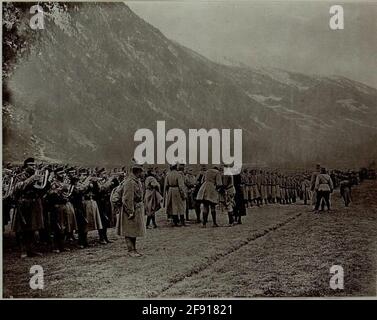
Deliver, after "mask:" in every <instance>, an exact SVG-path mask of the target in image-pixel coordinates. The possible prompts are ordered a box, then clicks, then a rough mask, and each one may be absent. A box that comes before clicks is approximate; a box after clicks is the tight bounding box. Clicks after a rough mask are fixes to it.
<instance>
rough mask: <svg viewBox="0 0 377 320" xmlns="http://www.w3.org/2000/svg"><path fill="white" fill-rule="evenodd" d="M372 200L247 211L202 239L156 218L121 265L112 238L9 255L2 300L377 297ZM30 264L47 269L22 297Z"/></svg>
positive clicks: (368, 193)
mask: <svg viewBox="0 0 377 320" xmlns="http://www.w3.org/2000/svg"><path fill="white" fill-rule="evenodd" d="M376 199H377V182H376V181H374V182H370V181H367V182H365V183H364V184H363V185H361V186H360V187H358V188H357V189H355V192H354V200H355V203H353V204H352V206H351V207H350V208H347V209H346V208H344V207H343V204H342V203H341V202H340V200H339V195H338V194H336V195H334V197H333V204H334V209H335V210H334V211H333V212H332V213H324V214H323V215H314V214H313V213H311V212H310V208H309V207H308V206H304V205H301V204H297V205H287V206H278V205H269V206H266V207H263V208H259V209H258V208H252V209H250V210H249V212H248V215H247V216H246V217H245V219H244V220H243V222H244V223H243V224H242V225H239V226H236V227H233V228H226V227H223V228H207V229H202V228H200V226H199V225H191V226H189V227H186V228H170V227H168V226H167V225H166V224H165V223H164V217H163V216H161V217H159V219H158V220H159V224H160V228H158V229H155V230H148V233H147V236H146V237H145V238H144V239H140V241H138V246H139V248H140V250H141V251H142V252H143V253H144V254H145V256H144V257H142V258H140V259H131V258H128V257H127V256H126V254H125V244H124V241H123V239H120V238H118V237H117V236H115V235H114V231H113V230H111V232H110V235H111V238H112V239H114V240H115V242H114V243H112V244H109V245H106V246H101V245H99V244H95V246H94V247H92V248H89V249H84V250H77V249H74V250H73V251H71V252H67V253H62V254H59V255H54V254H51V253H47V254H46V256H44V257H42V258H33V259H28V260H20V259H19V257H18V253H17V252H14V251H11V250H10V249H9V248H8V247H6V248H5V250H4V251H5V252H4V297H9V296H14V297H102V298H109V297H113V298H122V297H123V298H124V297H130V298H131V297H235V296H242V297H243V296H245V297H250V296H275V295H278V296H298V295H304V296H318V295H330V296H332V295H375V294H376V287H377V285H376V274H377V272H376V265H377V263H376V261H377V254H376V252H377V251H376V243H377V200H376ZM220 223H222V224H226V215H225V214H222V215H220ZM91 238H92V241H93V243H94V242H95V241H96V239H97V235H96V233H93V234H92V235H91ZM12 241H13V238H10V235H9V234H8V233H6V235H5V242H6V243H7V244H9V243H10V242H12ZM33 264H39V265H41V266H42V267H43V268H44V272H45V289H44V290H39V291H36V290H31V289H30V288H29V277H30V275H29V270H30V266H31V265H33ZM333 264H340V265H342V266H343V268H344V272H345V288H344V290H343V291H339V292H334V291H333V290H331V289H330V288H329V279H330V274H329V268H330V267H331V266H332V265H333Z"/></svg>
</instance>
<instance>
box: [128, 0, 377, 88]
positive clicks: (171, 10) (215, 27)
mask: <svg viewBox="0 0 377 320" xmlns="http://www.w3.org/2000/svg"><path fill="white" fill-rule="evenodd" d="M126 3H127V5H129V7H130V8H131V9H132V10H133V11H134V12H135V13H136V14H138V15H139V16H140V17H142V18H143V19H144V20H146V21H147V22H149V23H151V24H152V25H153V26H155V27H157V28H158V29H159V30H161V32H162V33H164V34H165V35H166V36H167V37H168V38H170V39H172V40H176V41H177V42H179V43H181V44H183V45H185V46H187V47H189V48H191V49H193V50H195V51H197V52H199V53H201V54H203V55H204V56H206V57H208V58H210V59H212V60H214V61H218V62H224V61H226V60H233V61H238V62H242V63H245V64H248V65H250V66H252V67H259V66H270V67H277V68H282V69H286V70H292V71H298V72H303V73H310V74H324V75H332V74H337V75H343V76H346V77H348V78H351V79H354V80H358V81H361V82H364V83H366V84H368V85H371V86H373V87H375V88H377V2H367V3H349V2H346V3H342V2H318V1H317V2H310V1H295V2H293V1H290V2H287V1H274V2H272V1H263V2H262V1H260V2H256V1H236V0H235V1H208V2H207V1H184V2H183V1H153V2H152V1H137V2H134V1H128V2H126ZM333 4H342V5H343V8H344V18H345V22H344V30H336V31H333V30H331V29H330V28H329V19H330V13H329V8H330V6H331V5H333Z"/></svg>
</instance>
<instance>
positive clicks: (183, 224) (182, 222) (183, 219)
mask: <svg viewBox="0 0 377 320" xmlns="http://www.w3.org/2000/svg"><path fill="white" fill-rule="evenodd" d="M180 220H181V225H182V226H183V227H185V226H186V223H185V216H184V215H183V214H181V215H180Z"/></svg>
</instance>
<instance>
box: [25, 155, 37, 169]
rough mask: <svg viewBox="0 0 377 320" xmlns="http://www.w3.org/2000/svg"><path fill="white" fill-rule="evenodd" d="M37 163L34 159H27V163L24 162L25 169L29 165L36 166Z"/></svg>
mask: <svg viewBox="0 0 377 320" xmlns="http://www.w3.org/2000/svg"><path fill="white" fill-rule="evenodd" d="M34 163H35V160H34V158H31V157H30V158H27V159H26V160H25V161H24V168H25V167H26V166H27V165H28V164H34Z"/></svg>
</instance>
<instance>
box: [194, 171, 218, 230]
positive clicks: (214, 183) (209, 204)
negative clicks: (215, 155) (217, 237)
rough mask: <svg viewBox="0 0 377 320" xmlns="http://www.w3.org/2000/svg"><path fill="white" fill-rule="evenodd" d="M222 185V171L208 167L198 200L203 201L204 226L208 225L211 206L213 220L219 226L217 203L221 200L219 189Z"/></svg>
mask: <svg viewBox="0 0 377 320" xmlns="http://www.w3.org/2000/svg"><path fill="white" fill-rule="evenodd" d="M221 187H222V179H221V174H220V171H219V170H218V169H217V168H213V169H208V170H207V171H206V172H205V174H204V177H203V184H202V185H201V187H200V189H199V191H198V195H197V197H196V200H198V201H200V202H201V203H202V212H203V226H206V224H207V220H208V214H209V209H210V208H211V215H212V222H213V225H214V226H216V227H217V222H216V204H217V203H218V202H219V192H218V190H219V189H220V188H221Z"/></svg>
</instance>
